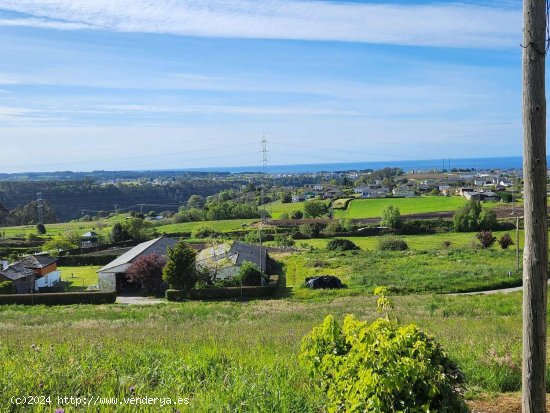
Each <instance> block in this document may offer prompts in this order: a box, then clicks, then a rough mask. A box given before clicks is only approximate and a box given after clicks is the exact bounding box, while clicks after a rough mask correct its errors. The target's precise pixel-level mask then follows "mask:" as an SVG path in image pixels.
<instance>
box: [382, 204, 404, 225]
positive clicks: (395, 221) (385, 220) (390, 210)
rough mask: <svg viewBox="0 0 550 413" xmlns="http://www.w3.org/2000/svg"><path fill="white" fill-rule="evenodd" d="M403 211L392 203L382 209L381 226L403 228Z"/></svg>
mask: <svg viewBox="0 0 550 413" xmlns="http://www.w3.org/2000/svg"><path fill="white" fill-rule="evenodd" d="M401 224H402V221H401V213H400V212H399V208H395V207H394V206H392V205H388V206H387V207H386V208H385V209H384V210H383V211H382V219H381V220H380V226H382V227H389V228H392V229H398V228H401Z"/></svg>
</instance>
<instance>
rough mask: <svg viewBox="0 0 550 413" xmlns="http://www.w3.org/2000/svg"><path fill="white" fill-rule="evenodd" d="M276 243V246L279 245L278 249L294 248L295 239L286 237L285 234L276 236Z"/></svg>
mask: <svg viewBox="0 0 550 413" xmlns="http://www.w3.org/2000/svg"><path fill="white" fill-rule="evenodd" d="M274 241H275V245H277V246H278V247H292V246H294V244H295V242H294V239H292V236H290V235H284V234H277V235H275V239H274Z"/></svg>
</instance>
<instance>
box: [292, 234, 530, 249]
mask: <svg viewBox="0 0 550 413" xmlns="http://www.w3.org/2000/svg"><path fill="white" fill-rule="evenodd" d="M506 233H508V234H510V236H511V237H512V239H513V240H514V243H515V242H516V232H515V231H514V230H512V231H493V235H494V236H495V237H496V238H497V240H498V239H500V237H502V235H503V234H506ZM523 237H524V233H523V230H520V231H519V246H520V248H523V241H524V240H523ZM336 238H343V239H349V240H350V241H353V243H354V244H355V245H357V246H358V247H359V248H361V249H363V250H371V251H372V250H376V249H377V248H378V242H379V240H380V237H377V236H371V237H336ZM398 238H400V239H403V240H405V241H406V242H407V244H408V246H409V248H410V249H414V250H438V249H442V248H443V243H444V242H446V241H448V242H450V243H451V245H450V246H449V247H448V248H449V249H454V248H466V247H471V246H472V244H477V243H478V241H477V239H476V233H475V232H446V233H441V234H430V235H400V236H398ZM331 239H333V238H324V239H319V238H316V239H306V240H300V241H296V242H297V243H298V245H299V246H300V245H302V244H303V245H309V246H312V247H314V248H318V249H325V248H326V246H327V243H328V242H329V241H330V240H331ZM493 248H495V249H499V248H500V247H499V246H498V245H497V244H496V243H495V246H494V247H493ZM509 248H511V249H515V244H514V245H512V246H510V247H509Z"/></svg>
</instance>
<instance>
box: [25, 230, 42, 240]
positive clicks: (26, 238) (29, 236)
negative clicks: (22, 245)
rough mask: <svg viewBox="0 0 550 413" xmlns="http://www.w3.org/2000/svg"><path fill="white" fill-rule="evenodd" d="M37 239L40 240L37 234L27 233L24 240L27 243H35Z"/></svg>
mask: <svg viewBox="0 0 550 413" xmlns="http://www.w3.org/2000/svg"><path fill="white" fill-rule="evenodd" d="M39 239H40V237H39V236H38V235H37V234H35V233H33V232H29V233H28V234H27V235H26V236H25V240H26V241H27V242H36V241H38V240H39Z"/></svg>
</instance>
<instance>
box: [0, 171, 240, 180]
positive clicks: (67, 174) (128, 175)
mask: <svg viewBox="0 0 550 413" xmlns="http://www.w3.org/2000/svg"><path fill="white" fill-rule="evenodd" d="M229 175H230V174H229V172H199V171H170V170H166V171H91V172H73V171H57V172H18V173H11V174H7V173H0V181H80V180H94V181H108V180H117V179H156V178H180V179H181V178H189V179H192V178H214V177H216V178H219V177H226V176H229Z"/></svg>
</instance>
